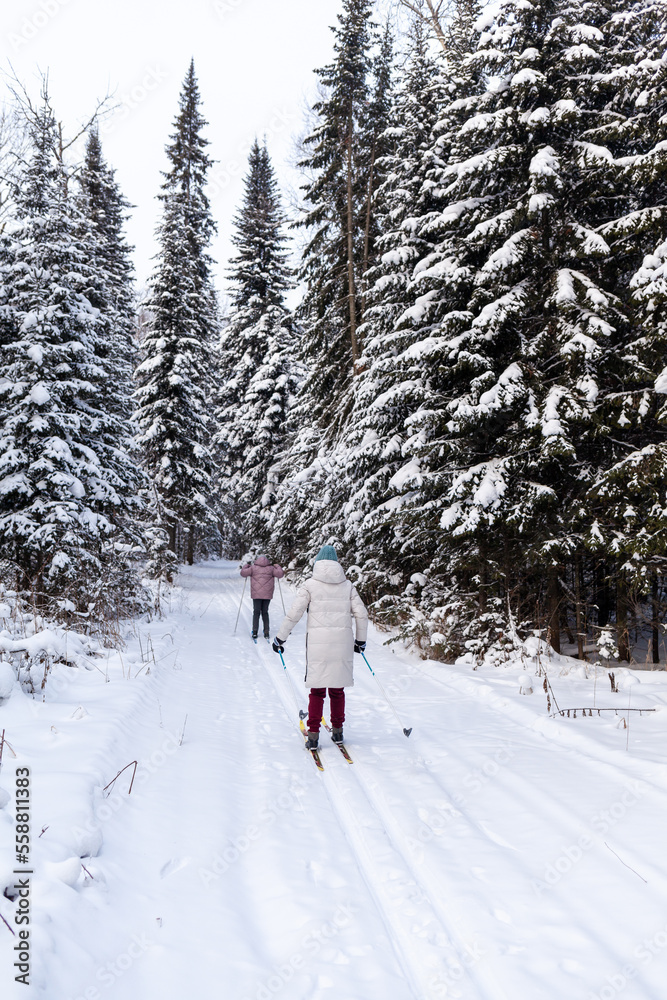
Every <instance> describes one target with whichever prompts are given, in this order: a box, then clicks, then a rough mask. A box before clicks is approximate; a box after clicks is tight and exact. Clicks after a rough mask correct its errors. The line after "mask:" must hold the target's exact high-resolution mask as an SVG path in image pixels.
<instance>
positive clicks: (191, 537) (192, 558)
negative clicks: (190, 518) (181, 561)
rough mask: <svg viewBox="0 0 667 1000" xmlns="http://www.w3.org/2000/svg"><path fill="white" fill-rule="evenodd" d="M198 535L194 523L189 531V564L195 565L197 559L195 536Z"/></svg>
mask: <svg viewBox="0 0 667 1000" xmlns="http://www.w3.org/2000/svg"><path fill="white" fill-rule="evenodd" d="M196 535H197V529H196V528H195V526H194V524H191V525H190V529H189V531H188V566H192V565H194V561H195V538H196Z"/></svg>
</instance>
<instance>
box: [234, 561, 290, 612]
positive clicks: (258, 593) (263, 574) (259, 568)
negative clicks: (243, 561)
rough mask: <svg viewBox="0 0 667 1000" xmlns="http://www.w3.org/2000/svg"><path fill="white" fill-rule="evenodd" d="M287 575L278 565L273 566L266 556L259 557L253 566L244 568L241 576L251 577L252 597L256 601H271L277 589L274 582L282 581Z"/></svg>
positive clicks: (248, 565) (248, 564)
mask: <svg viewBox="0 0 667 1000" xmlns="http://www.w3.org/2000/svg"><path fill="white" fill-rule="evenodd" d="M284 575H285V574H284V572H283V570H282V569H281V567H280V566H279V565H278V563H274V564H273V566H272V565H271V563H270V562H269V560H268V559H267V558H266V556H258V557H257V559H255V561H254V563H253V564H252V566H251V565H250V563H247V565H245V566H243V568H242V569H241V576H249V577H250V596H251V597H252V599H253V600H254V601H270V600H271V598H272V597H273V590H274V588H275V583H274V580H280V579H281V577H283V576H284Z"/></svg>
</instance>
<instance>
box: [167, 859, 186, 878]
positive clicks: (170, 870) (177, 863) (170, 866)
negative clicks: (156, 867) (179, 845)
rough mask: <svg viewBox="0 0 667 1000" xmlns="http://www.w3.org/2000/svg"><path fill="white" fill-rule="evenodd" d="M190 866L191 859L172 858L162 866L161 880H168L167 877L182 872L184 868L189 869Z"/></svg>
mask: <svg viewBox="0 0 667 1000" xmlns="http://www.w3.org/2000/svg"><path fill="white" fill-rule="evenodd" d="M189 864H190V858H171V859H170V860H169V861H167V863H166V864H164V865H162V868H160V878H166V877H167V875H173V874H174V872H180V870H181V869H182V868H187V866H188V865H189Z"/></svg>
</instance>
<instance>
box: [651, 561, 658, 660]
mask: <svg viewBox="0 0 667 1000" xmlns="http://www.w3.org/2000/svg"><path fill="white" fill-rule="evenodd" d="M651 606H652V609H653V620H652V622H651V624H652V626H653V642H652V643H651V645H652V648H653V662H654V663H660V602H659V592H658V574H657V573H654V574H653V579H652V581H651Z"/></svg>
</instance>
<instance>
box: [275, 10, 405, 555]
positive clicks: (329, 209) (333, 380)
mask: <svg viewBox="0 0 667 1000" xmlns="http://www.w3.org/2000/svg"><path fill="white" fill-rule="evenodd" d="M371 8H372V4H371V3H370V2H367V0H345V2H344V3H343V13H342V14H341V15H340V16H339V24H338V26H337V27H336V28H334V35H335V43H334V59H333V61H332V63H331V64H329V65H328V66H325V67H324V68H323V69H320V70H318V71H317V72H318V75H319V76H320V80H321V84H322V90H323V96H322V98H321V99H320V100H319V101H318V102H317V104H316V105H315V107H314V110H315V112H316V114H317V124H316V127H315V129H314V131H313V132H312V134H311V135H310V136H309V137H308V138H307V139H306V140H305V144H306V147H307V148H308V150H309V155H308V156H306V157H305V158H304V160H303V161H302V166H303V167H304V168H305V169H306V171H307V174H308V177H309V182H308V183H307V184H306V185H305V187H304V193H305V201H306V205H307V211H306V213H305V215H304V217H303V219H302V220H301V221H300V223H299V225H303V226H305V227H307V228H308V242H307V245H306V248H305V253H304V260H303V266H302V269H301V278H302V279H303V280H304V281H305V283H306V293H305V296H304V300H303V303H302V306H301V308H300V310H299V318H300V319H301V321H302V323H303V335H302V345H303V357H304V361H305V364H306V366H307V375H306V377H305V379H304V381H303V383H302V385H301V389H300V392H299V396H298V399H297V401H296V404H295V407H294V410H293V412H292V414H291V419H292V421H293V425H294V428H295V433H294V435H293V437H292V443H291V445H290V450H289V452H288V454H287V456H286V459H285V461H284V463H283V466H282V469H283V473H282V475H281V479H282V481H283V483H282V486H281V490H280V495H279V499H278V503H277V506H276V512H275V518H274V521H273V531H274V534H275V537H276V538H280V539H281V540H282V542H283V544H284V546H285V557H287V556H288V555H289V556H292V555H296V556H297V558H298V559H300V560H301V559H303V560H304V561H305V560H307V559H308V557H309V555H310V554H314V552H316V551H317V549H318V548H319V546H320V544H321V541H320V539H321V537H322V532H323V531H325V532H326V533H327V537H328V538H329V539H330V540H333V541H336V542H340V540H341V530H342V526H343V518H342V513H343V505H344V502H345V500H346V498H347V495H348V492H349V491H348V486H347V484H346V482H345V480H344V479H341V478H340V476H339V475H338V469H337V462H338V459H337V457H336V455H335V454H334V452H335V449H336V447H337V441H338V440H339V438H340V435H341V433H343V431H344V428H345V426H346V423H347V420H348V418H349V413H350V407H351V403H352V385H353V381H354V374H355V370H356V371H358V369H359V359H360V351H361V347H362V345H361V343H360V339H359V326H360V323H361V321H362V319H363V308H364V303H365V292H366V285H365V281H364V269H365V268H366V267H368V266H369V265H371V264H372V263H373V262H374V261H375V259H376V253H377V246H376V240H377V236H378V235H379V228H378V223H377V215H376V205H375V192H376V190H377V187H378V186H379V185H380V184H381V183H382V179H383V167H382V160H383V157H384V151H385V150H384V145H385V141H386V138H385V132H386V124H387V116H388V113H389V94H390V82H391V80H390V71H391V61H392V59H391V49H392V45H391V37H390V34H389V32H388V31H386V32H385V34H384V37H383V39H382V40H381V41H380V43H379V44H378V45H377V47H376V48H374V46H375V45H376V41H377V37H376V29H375V26H374V25H373V24H372V23H371V21H370V16H371Z"/></svg>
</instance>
